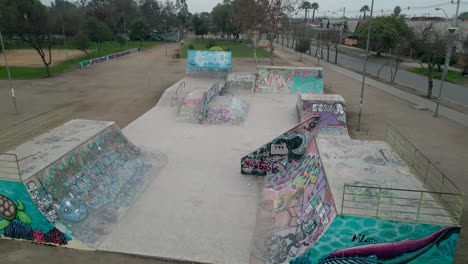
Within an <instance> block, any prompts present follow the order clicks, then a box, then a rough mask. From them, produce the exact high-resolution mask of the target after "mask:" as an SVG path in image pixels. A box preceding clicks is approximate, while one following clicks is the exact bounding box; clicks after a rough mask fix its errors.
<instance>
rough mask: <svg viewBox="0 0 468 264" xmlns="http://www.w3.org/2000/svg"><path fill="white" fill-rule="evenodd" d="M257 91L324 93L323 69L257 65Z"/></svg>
mask: <svg viewBox="0 0 468 264" xmlns="http://www.w3.org/2000/svg"><path fill="white" fill-rule="evenodd" d="M256 76H257V81H256V83H255V92H256V93H323V69H322V68H312V67H284V66H277V67H275V66H257V73H256Z"/></svg>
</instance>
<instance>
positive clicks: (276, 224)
mask: <svg viewBox="0 0 468 264" xmlns="http://www.w3.org/2000/svg"><path fill="white" fill-rule="evenodd" d="M263 188H264V189H263V193H262V203H261V206H260V209H259V214H258V217H257V219H258V220H257V231H256V232H257V233H256V240H255V249H254V256H253V259H252V262H251V263H288V262H289V261H290V260H292V259H293V258H295V257H298V256H301V255H302V254H303V253H304V252H306V251H307V250H308V249H310V248H311V247H314V248H315V245H314V243H315V242H316V241H317V240H319V239H320V237H321V236H322V235H323V234H324V233H325V232H326V231H327V229H329V226H330V224H331V223H332V222H333V219H335V216H336V209H335V206H334V203H333V198H332V195H331V191H330V187H329V184H328V180H327V178H326V175H325V171H324V170H323V166H322V163H321V160H320V156H319V153H318V151H317V145H316V143H315V140H312V142H311V143H310V145H309V147H308V148H307V155H306V156H304V157H303V158H302V159H301V160H299V161H297V163H296V162H293V163H290V164H288V168H287V169H286V170H284V171H283V172H280V173H277V174H274V175H271V176H267V177H266V178H265V181H264V187H263ZM309 263H314V262H309Z"/></svg>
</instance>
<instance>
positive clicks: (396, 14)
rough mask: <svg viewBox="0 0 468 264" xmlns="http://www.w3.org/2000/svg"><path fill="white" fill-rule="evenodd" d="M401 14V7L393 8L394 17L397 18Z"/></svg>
mask: <svg viewBox="0 0 468 264" xmlns="http://www.w3.org/2000/svg"><path fill="white" fill-rule="evenodd" d="M400 13H401V7H400V6H395V9H393V15H394V16H399V15H400Z"/></svg>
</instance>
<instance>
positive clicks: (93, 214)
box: [14, 120, 167, 248]
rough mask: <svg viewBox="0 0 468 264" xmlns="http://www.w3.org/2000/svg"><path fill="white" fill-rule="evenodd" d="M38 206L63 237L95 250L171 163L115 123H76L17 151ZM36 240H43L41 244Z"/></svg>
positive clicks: (26, 180)
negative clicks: (129, 137) (137, 143)
mask: <svg viewBox="0 0 468 264" xmlns="http://www.w3.org/2000/svg"><path fill="white" fill-rule="evenodd" d="M14 152H15V153H17V155H18V156H19V157H20V160H19V167H20V169H21V171H22V172H23V182H24V186H25V187H26V189H27V191H28V192H29V194H30V198H31V199H32V201H33V202H34V205H35V207H36V208H38V209H39V211H40V212H41V213H42V214H43V216H44V217H45V218H46V219H47V220H48V221H49V223H50V224H51V225H53V226H55V227H56V228H57V230H59V231H60V232H61V233H63V234H64V235H66V236H67V237H69V238H71V239H72V240H76V241H78V242H81V243H82V244H84V245H85V246H87V247H90V248H96V247H97V246H98V245H99V244H100V243H101V241H102V240H103V238H104V237H105V236H106V235H108V234H110V233H111V232H113V231H114V228H115V226H116V224H117V223H118V222H119V220H120V219H121V218H122V217H123V216H124V215H125V213H126V211H127V209H128V208H129V207H130V206H131V205H132V204H133V202H134V201H135V200H136V199H137V197H138V195H139V194H140V193H141V192H142V191H144V189H145V187H146V186H147V185H148V184H149V183H150V181H151V180H152V179H153V178H154V176H155V175H157V174H158V173H159V172H160V171H161V170H162V168H163V167H164V165H165V164H166V163H167V159H166V157H165V156H164V155H163V154H162V153H160V152H157V151H153V150H151V151H150V150H146V151H143V150H142V149H140V148H138V147H136V146H135V145H133V144H132V143H131V142H129V141H128V140H127V139H126V137H125V136H124V135H123V134H122V132H121V131H120V129H119V127H118V126H117V124H116V123H114V122H104V121H91V120H72V121H69V122H67V123H66V124H64V125H62V126H60V127H57V128H55V129H53V130H51V131H49V132H47V133H45V134H43V135H41V136H39V137H36V138H34V139H33V140H32V141H29V142H26V143H24V144H23V145H21V146H19V147H18V148H17V149H15V150H14ZM37 241H38V242H42V241H39V240H37Z"/></svg>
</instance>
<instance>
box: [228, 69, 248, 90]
mask: <svg viewBox="0 0 468 264" xmlns="http://www.w3.org/2000/svg"><path fill="white" fill-rule="evenodd" d="M254 83H255V75H254V74H253V73H238V72H236V73H230V74H229V75H228V77H227V79H226V86H225V93H228V94H234V93H252V92H253V87H254Z"/></svg>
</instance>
